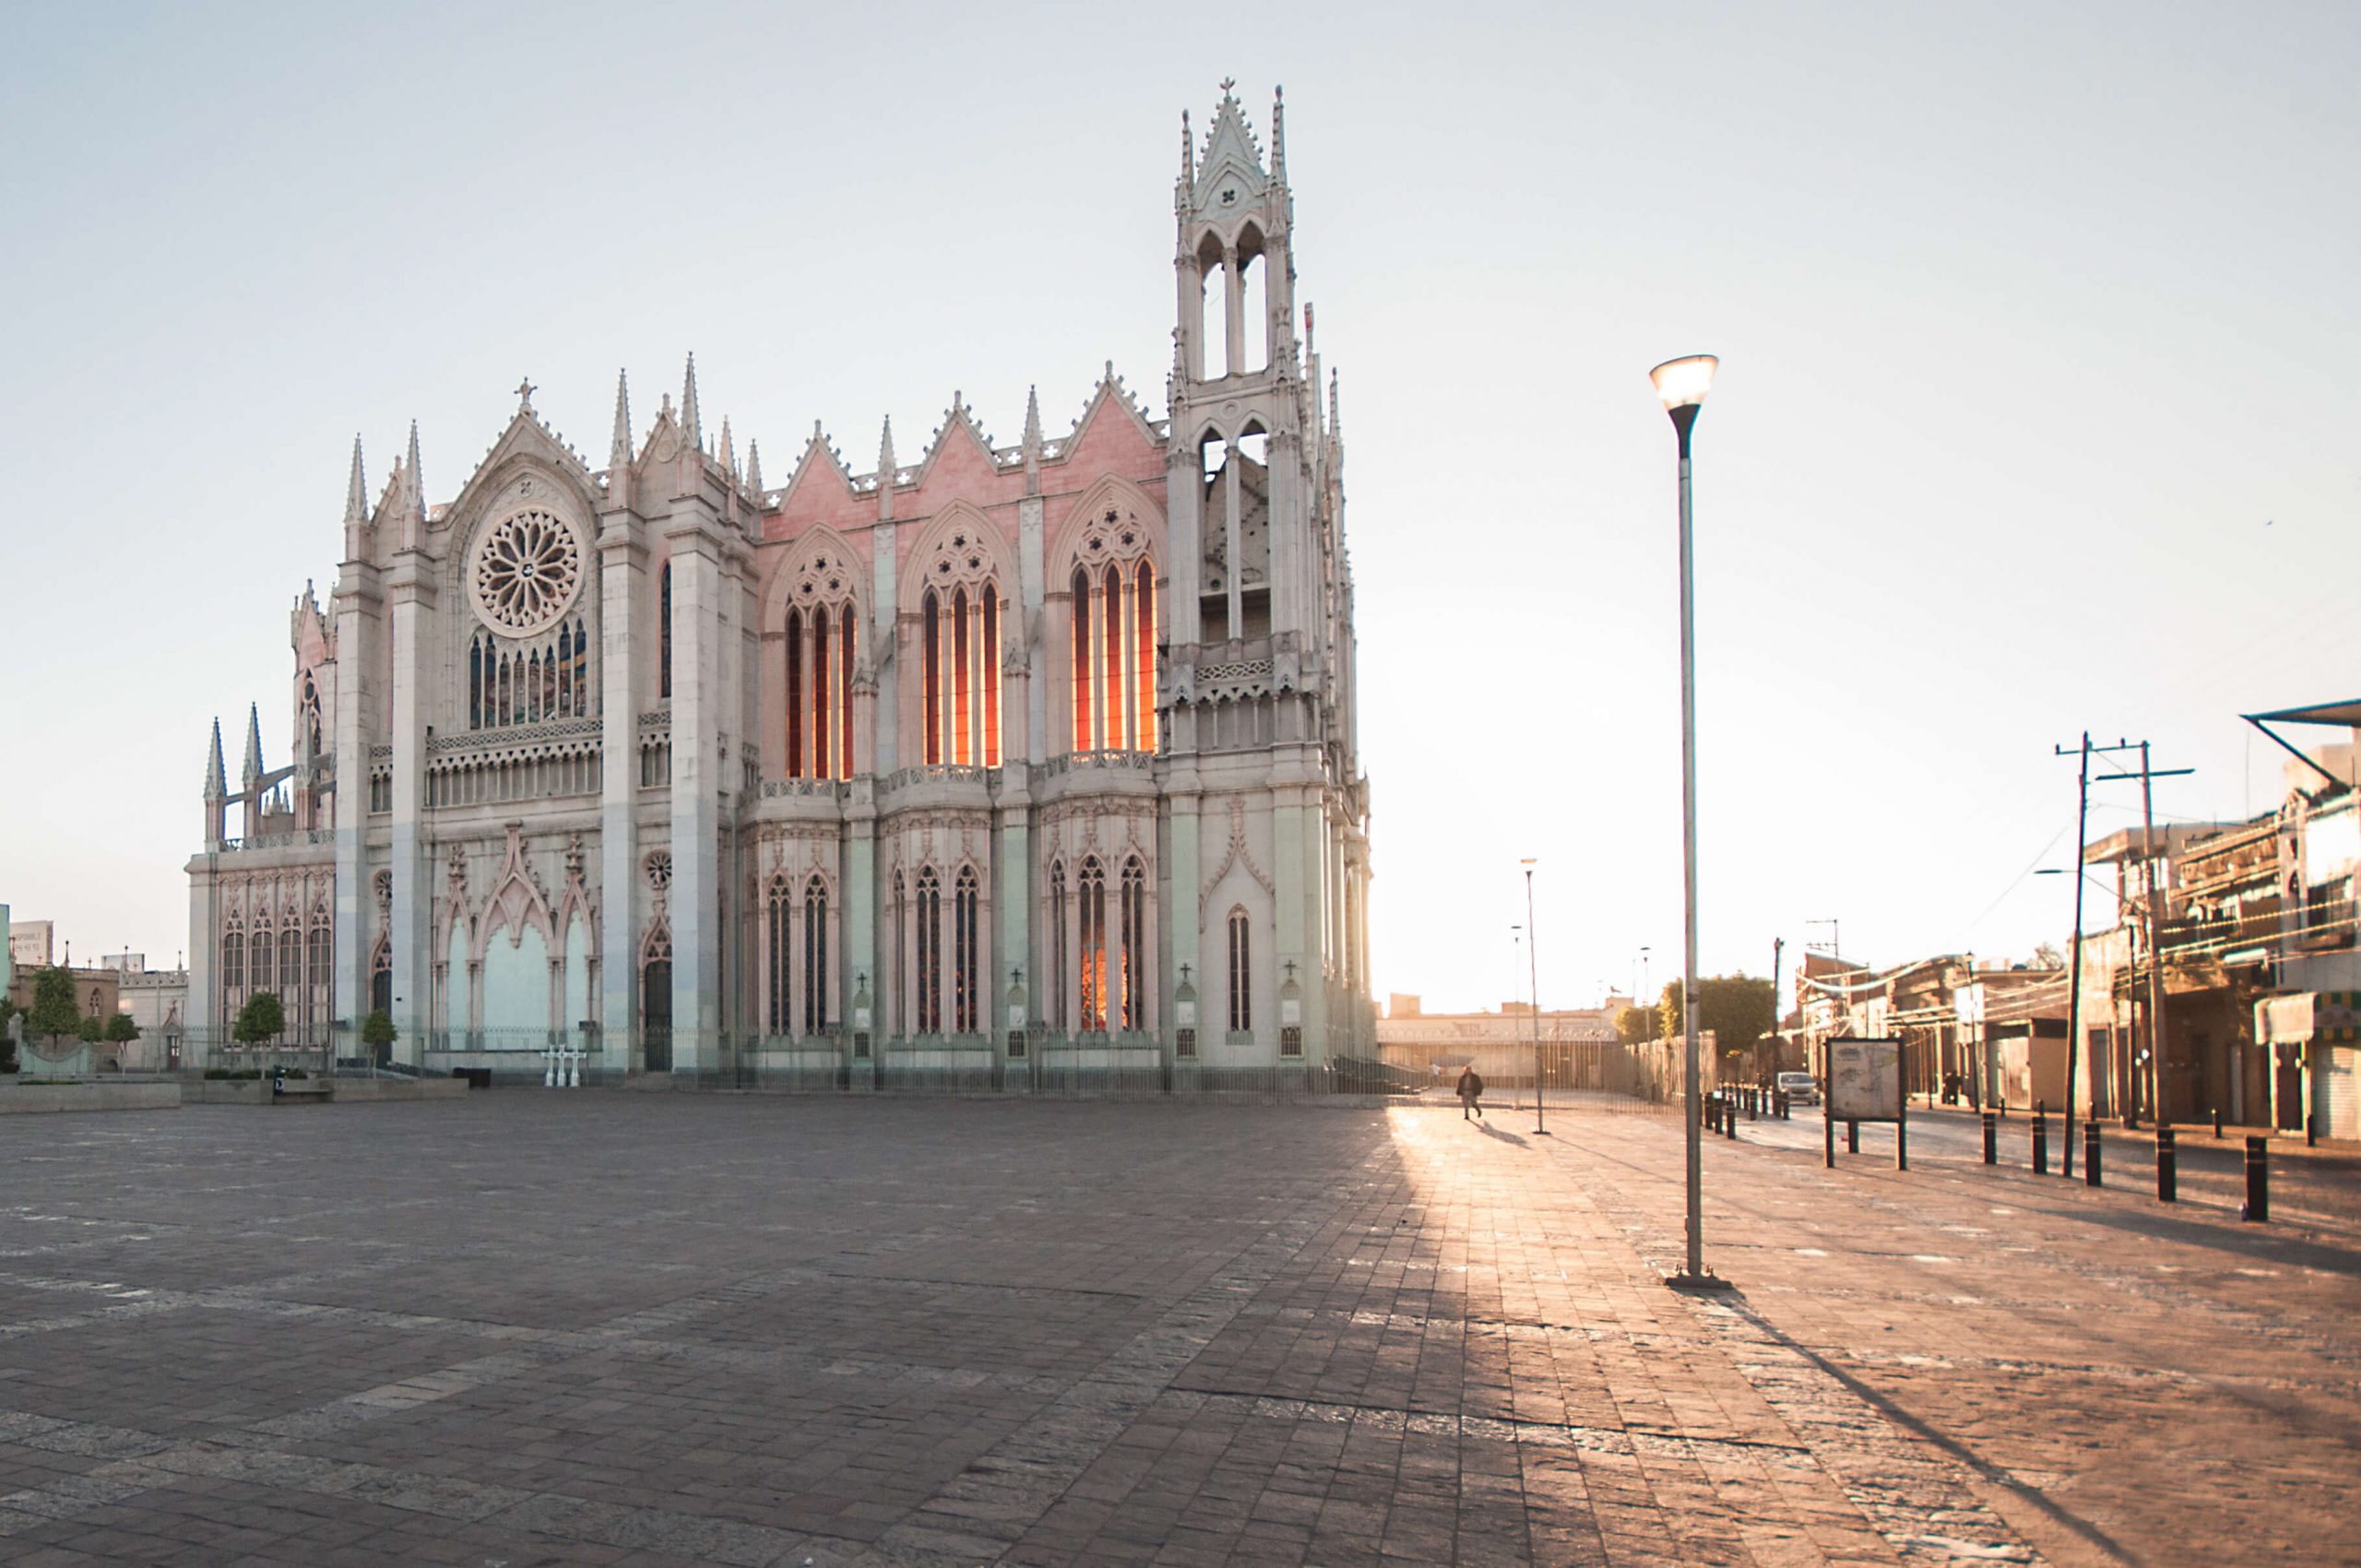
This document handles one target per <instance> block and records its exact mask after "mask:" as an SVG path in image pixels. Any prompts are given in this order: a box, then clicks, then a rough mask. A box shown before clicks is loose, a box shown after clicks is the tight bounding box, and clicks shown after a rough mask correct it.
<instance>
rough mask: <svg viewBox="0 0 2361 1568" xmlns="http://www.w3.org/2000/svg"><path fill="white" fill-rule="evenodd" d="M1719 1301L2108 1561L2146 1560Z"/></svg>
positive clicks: (1753, 1315)
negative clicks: (2102, 1555) (2066, 1530)
mask: <svg viewBox="0 0 2361 1568" xmlns="http://www.w3.org/2000/svg"><path fill="white" fill-rule="evenodd" d="M1719 1299H1720V1300H1722V1301H1726V1302H1728V1303H1729V1306H1730V1310H1731V1311H1732V1312H1734V1313H1737V1314H1738V1316H1740V1317H1742V1318H1744V1319H1746V1321H1747V1322H1749V1323H1750V1324H1754V1326H1755V1327H1757V1328H1759V1329H1761V1330H1762V1333H1763V1334H1764V1335H1765V1336H1768V1337H1770V1338H1771V1339H1772V1340H1773V1341H1774V1342H1775V1343H1777V1344H1780V1345H1784V1346H1786V1348H1788V1349H1790V1350H1793V1351H1794V1352H1795V1353H1796V1354H1797V1355H1798V1356H1801V1357H1802V1358H1803V1359H1804V1360H1808V1361H1809V1362H1810V1363H1811V1364H1812V1365H1813V1366H1815V1367H1818V1368H1819V1369H1820V1370H1821V1372H1826V1373H1827V1374H1828V1375H1829V1376H1830V1377H1833V1378H1834V1379H1835V1380H1836V1381H1837V1382H1838V1383H1840V1384H1844V1385H1845V1388H1846V1390H1848V1391H1849V1392H1850V1393H1851V1394H1852V1395H1853V1396H1854V1397H1856V1398H1857V1399H1859V1400H1861V1401H1862V1402H1863V1403H1864V1404H1867V1405H1869V1407H1870V1408H1873V1409H1875V1410H1877V1411H1878V1412H1879V1413H1880V1415H1883V1416H1884V1417H1885V1418H1886V1419H1887V1420H1891V1421H1892V1422H1893V1423H1894V1424H1895V1425H1897V1426H1900V1427H1902V1428H1903V1429H1904V1430H1905V1431H1909V1432H1911V1433H1913V1434H1915V1435H1916V1436H1918V1437H1921V1438H1924V1439H1925V1440H1926V1441H1928V1443H1933V1444H1934V1445H1935V1446H1936V1447H1938V1448H1940V1449H1941V1450H1942V1451H1943V1452H1944V1453H1945V1454H1948V1455H1951V1456H1952V1458H1954V1459H1956V1460H1958V1461H1959V1462H1960V1463H1961V1464H1963V1465H1964V1466H1966V1467H1968V1468H1969V1469H1971V1470H1973V1471H1975V1474H1976V1475H1977V1476H1978V1477H1979V1478H1980V1479H1983V1480H1984V1481H1986V1482H1987V1483H1988V1484H1989V1485H1992V1486H1996V1487H1999V1488H2001V1489H2002V1490H2004V1491H2007V1492H2008V1493H2009V1494H2010V1495H2011V1496H2013V1497H2018V1498H2022V1499H2023V1500H2024V1501H2025V1502H2026V1503H2030V1504H2031V1505H2032V1506H2034V1507H2035V1508H2037V1509H2039V1510H2040V1511H2041V1512H2042V1514H2043V1515H2045V1516H2046V1517H2047V1518H2049V1519H2050V1520H2052V1521H2053V1522H2055V1523H2056V1524H2057V1525H2058V1526H2060V1527H2061V1528H2063V1529H2068V1530H2071V1531H2072V1532H2073V1533H2074V1534H2075V1535H2076V1536H2077V1537H2079V1538H2081V1539H2082V1541H2084V1542H2085V1543H2086V1544H2088V1545H2089V1546H2091V1547H2093V1548H2094V1549H2095V1550H2099V1551H2103V1552H2105V1553H2106V1554H2107V1556H2108V1557H2110V1558H2112V1559H2113V1560H2114V1561H2116V1562H2139V1561H2140V1559H2139V1558H2137V1557H2135V1556H2134V1555H2133V1554H2132V1553H2131V1552H2130V1551H2129V1550H2126V1549H2125V1548H2124V1547H2123V1546H2122V1545H2120V1544H2119V1543H2118V1541H2117V1540H2116V1539H2115V1538H2114V1537H2112V1536H2110V1535H2108V1534H2107V1533H2106V1531H2105V1530H2102V1529H2100V1528H2099V1527H2098V1526H2096V1525H2094V1524H2092V1523H2091V1522H2090V1521H2089V1520H2087V1519H2085V1518H2083V1517H2082V1515H2078V1514H2073V1513H2070V1512H2068V1511H2067V1510H2066V1509H2064V1508H2061V1507H2060V1506H2058V1503H2056V1502H2054V1501H2052V1500H2051V1499H2050V1497H2049V1496H2048V1495H2047V1493H2045V1492H2043V1491H2040V1490H2039V1489H2038V1488H2035V1487H2032V1486H2028V1485H2026V1484H2025V1483H2024V1482H2023V1481H2022V1480H2019V1479H2017V1478H2016V1476H2015V1475H2013V1474H2012V1473H2011V1472H2010V1471H2009V1470H2007V1469H2005V1468H2003V1467H2000V1466H1999V1465H1995V1464H1992V1463H1991V1462H1989V1461H1988V1460H1986V1459H1984V1458H1983V1457H1981V1456H1980V1455H1977V1454H1976V1453H1975V1450H1974V1449H1971V1448H1969V1447H1967V1446H1966V1445H1965V1444H1964V1443H1960V1442H1959V1441H1958V1440H1957V1439H1955V1438H1953V1437H1952V1436H1950V1435H1949V1434H1947V1433H1945V1432H1942V1431H1938V1430H1937V1429H1935V1428H1934V1427H1931V1426H1928V1424H1927V1423H1926V1422H1925V1421H1923V1420H1919V1419H1918V1418H1917V1417H1916V1416H1914V1415H1912V1414H1911V1413H1910V1412H1909V1411H1908V1410H1905V1409H1904V1408H1902V1407H1901V1406H1899V1405H1896V1404H1895V1403H1894V1402H1893V1401H1892V1400H1891V1399H1888V1398H1887V1397H1886V1396H1884V1395H1882V1394H1880V1393H1879V1392H1878V1391H1877V1390H1876V1389H1874V1388H1872V1387H1870V1386H1869V1384H1866V1383H1863V1382H1862V1381H1861V1380H1860V1379H1859V1378H1857V1377H1855V1376H1854V1375H1853V1374H1852V1373H1850V1372H1846V1371H1845V1369H1844V1368H1842V1367H1840V1366H1837V1365H1836V1364H1834V1363H1833V1362H1832V1361H1830V1360H1828V1359H1827V1358H1826V1357H1824V1356H1822V1355H1821V1353H1820V1352H1819V1351H1817V1350H1815V1349H1813V1348H1811V1347H1810V1346H1809V1345H1803V1344H1798V1343H1797V1341H1796V1340H1794V1339H1793V1338H1790V1337H1789V1336H1788V1335H1787V1334H1786V1331H1785V1330H1783V1329H1781V1328H1779V1327H1778V1326H1777V1325H1776V1324H1773V1323H1772V1322H1771V1321H1770V1320H1769V1319H1767V1318H1765V1317H1764V1316H1763V1315H1762V1313H1761V1312H1760V1311H1758V1310H1757V1309H1756V1308H1755V1307H1754V1305H1753V1304H1752V1303H1751V1302H1750V1301H1746V1300H1745V1299H1744V1298H1742V1297H1739V1296H1738V1295H1737V1294H1736V1293H1735V1292H1732V1293H1731V1294H1730V1295H1728V1296H1724V1297H1721V1298H1719Z"/></svg>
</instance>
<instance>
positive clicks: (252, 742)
mask: <svg viewBox="0 0 2361 1568" xmlns="http://www.w3.org/2000/svg"><path fill="white" fill-rule="evenodd" d="M244 772H245V776H246V777H247V778H249V779H254V778H261V777H262V706H261V705H260V704H259V703H249V704H247V705H246V760H245V765H244Z"/></svg>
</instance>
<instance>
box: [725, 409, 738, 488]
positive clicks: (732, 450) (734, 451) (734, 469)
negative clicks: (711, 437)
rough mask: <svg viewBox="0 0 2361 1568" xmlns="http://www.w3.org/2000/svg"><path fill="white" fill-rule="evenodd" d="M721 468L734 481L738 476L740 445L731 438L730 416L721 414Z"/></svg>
mask: <svg viewBox="0 0 2361 1568" xmlns="http://www.w3.org/2000/svg"><path fill="white" fill-rule="evenodd" d="M721 469H722V471H723V472H724V473H727V474H728V475H729V476H730V479H731V480H732V481H735V480H736V479H737V478H738V447H737V444H736V443H734V442H733V441H731V440H730V416H729V415H728V414H724V415H722V416H721Z"/></svg>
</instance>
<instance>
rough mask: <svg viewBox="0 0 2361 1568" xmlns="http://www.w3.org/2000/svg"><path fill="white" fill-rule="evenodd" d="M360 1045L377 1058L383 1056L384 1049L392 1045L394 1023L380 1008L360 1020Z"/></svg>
mask: <svg viewBox="0 0 2361 1568" xmlns="http://www.w3.org/2000/svg"><path fill="white" fill-rule="evenodd" d="M361 1043H362V1044H363V1045H365V1046H367V1047H368V1048H369V1050H370V1051H371V1052H372V1053H373V1054H374V1055H377V1056H384V1055H385V1054H386V1047H387V1046H390V1045H392V1044H393V1043H394V1021H393V1019H391V1018H389V1017H387V1016H386V1012H385V1009H383V1008H382V1007H381V1008H379V1009H378V1010H377V1011H376V1012H374V1013H372V1014H370V1015H369V1016H367V1017H365V1018H363V1019H362V1020H361Z"/></svg>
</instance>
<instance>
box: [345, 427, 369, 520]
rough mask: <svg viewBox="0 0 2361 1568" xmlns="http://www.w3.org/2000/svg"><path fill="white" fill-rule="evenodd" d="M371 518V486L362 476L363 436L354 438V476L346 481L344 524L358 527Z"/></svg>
mask: <svg viewBox="0 0 2361 1568" xmlns="http://www.w3.org/2000/svg"><path fill="white" fill-rule="evenodd" d="M368 520H369V487H368V484H367V481H364V480H363V479H362V477H361V437H360V436H358V435H355V436H354V437H353V438H352V477H351V478H350V479H348V480H346V481H344V526H345V527H346V528H348V529H351V528H358V527H360V526H361V525H362V524H363V523H365V522H367V521H368Z"/></svg>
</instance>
